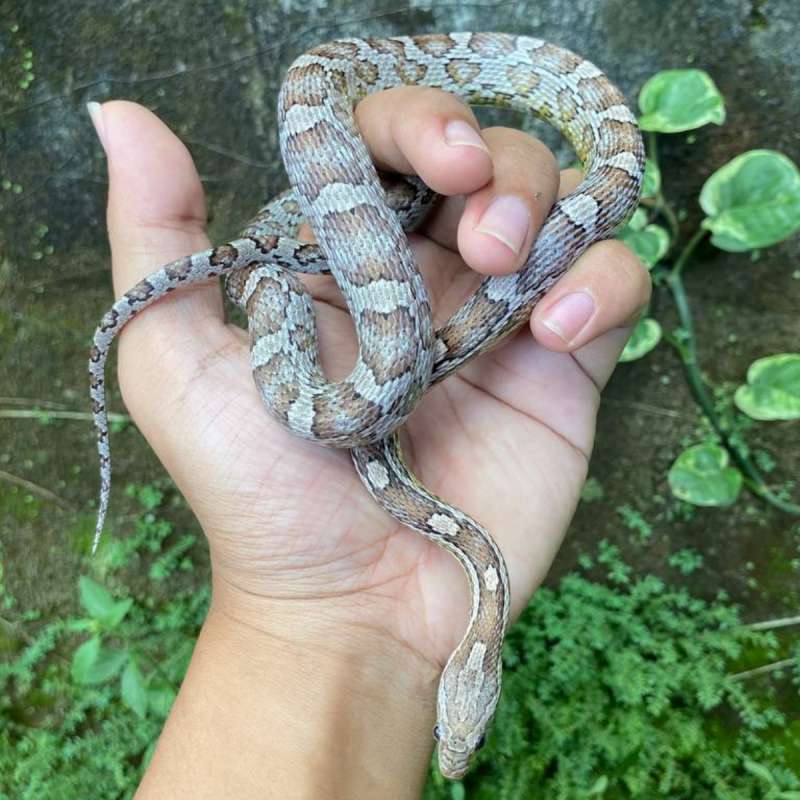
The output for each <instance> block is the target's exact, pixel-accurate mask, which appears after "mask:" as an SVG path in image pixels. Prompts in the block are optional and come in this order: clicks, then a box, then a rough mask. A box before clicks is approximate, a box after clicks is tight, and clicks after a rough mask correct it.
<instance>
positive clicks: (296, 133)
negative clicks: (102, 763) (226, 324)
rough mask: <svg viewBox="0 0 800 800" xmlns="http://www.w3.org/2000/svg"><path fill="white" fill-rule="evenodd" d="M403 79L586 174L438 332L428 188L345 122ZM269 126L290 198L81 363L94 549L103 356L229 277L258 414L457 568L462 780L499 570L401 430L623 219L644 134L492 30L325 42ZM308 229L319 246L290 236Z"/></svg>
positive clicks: (549, 61) (119, 316) (447, 676)
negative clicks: (323, 357) (241, 313)
mask: <svg viewBox="0 0 800 800" xmlns="http://www.w3.org/2000/svg"><path fill="white" fill-rule="evenodd" d="M401 84H421V85H426V86H435V87H439V88H441V89H444V90H446V91H449V92H452V93H454V94H456V95H458V96H460V97H461V98H463V99H464V100H465V101H466V102H468V103H472V104H482V105H494V106H506V107H510V108H513V109H517V110H524V111H531V112H533V113H535V114H537V115H539V116H540V117H542V118H544V119H545V120H547V121H549V122H551V123H552V124H553V125H554V126H555V127H557V128H558V129H559V130H560V131H561V133H562V134H563V135H564V136H565V137H566V139H567V140H568V141H569V142H570V143H571V145H572V146H573V148H574V150H575V152H576V154H577V156H578V158H579V159H580V161H581V162H582V164H583V166H584V170H585V178H584V180H583V182H582V183H581V185H580V186H579V187H578V189H577V190H576V191H574V192H572V193H571V194H570V195H568V196H566V197H564V198H562V199H561V200H559V201H558V202H557V203H556V204H555V205H554V207H553V208H552V210H551V211H550V213H549V215H548V217H547V219H546V221H545V223H544V226H543V228H542V230H541V232H540V233H539V235H538V237H537V239H536V241H535V243H534V245H533V248H532V250H531V253H530V255H529V257H528V259H527V261H526V263H525V265H524V267H523V268H522V269H521V270H520V271H519V272H516V273H514V274H512V275H508V276H505V277H490V278H486V279H484V280H483V282H482V283H481V284H480V286H479V288H478V289H477V290H476V292H475V293H474V295H473V296H472V297H471V298H470V299H469V300H468V301H467V302H466V303H465V305H464V306H463V307H462V308H461V309H460V310H459V311H457V312H456V313H455V314H454V315H453V316H452V317H451V319H450V320H449V321H448V322H447V323H446V324H445V325H444V326H443V327H441V328H440V329H439V330H434V328H433V324H432V317H431V309H430V303H429V300H428V294H427V291H426V289H425V286H424V284H423V281H422V279H421V277H420V275H419V272H418V271H417V269H416V266H415V263H414V258H413V256H412V253H411V249H410V246H409V244H408V240H407V237H406V235H405V230H409V229H411V228H413V226H414V225H415V224H416V222H418V221H419V220H420V219H421V218H422V216H423V215H424V213H425V211H426V209H427V208H428V207H429V206H430V204H431V201H432V193H431V192H429V191H427V190H426V189H425V187H424V186H422V185H421V184H420V182H419V181H417V180H414V179H401V178H396V179H394V180H393V181H388V182H387V181H385V182H384V186H383V187H382V185H381V181H380V179H379V178H378V175H377V173H376V171H375V168H374V167H373V165H372V162H371V159H370V156H369V153H368V151H367V148H366V146H365V145H364V143H363V141H362V140H361V137H360V135H359V132H358V129H357V127H356V124H355V121H354V117H353V107H354V105H355V103H356V102H357V101H358V100H360V99H361V98H363V97H364V96H365V95H367V94H369V93H372V92H375V91H379V90H381V89H386V88H389V87H392V86H397V85H401ZM278 120H279V131H280V144H281V151H282V153H283V157H284V161H285V164H286V169H287V172H288V174H289V179H290V183H291V185H292V189H290V190H289V191H287V192H285V193H283V194H282V195H280V196H279V197H277V198H276V199H275V200H273V201H272V202H271V203H270V204H268V205H267V206H266V207H265V208H264V209H263V210H262V211H261V212H260V213H259V215H258V216H257V217H256V218H255V220H254V221H253V222H252V223H251V224H250V226H248V228H247V229H246V230H245V231H244V232H243V234H242V236H241V238H239V239H237V240H235V241H233V242H230V243H228V244H225V245H222V246H220V247H216V248H214V249H212V250H208V251H206V252H203V253H199V254H195V255H192V256H187V257H186V258H182V259H180V260H178V261H175V262H173V263H172V264H169V265H167V266H165V267H163V268H162V269H160V270H158V271H157V272H155V273H153V274H152V275H151V276H149V277H148V278H146V279H144V280H142V281H141V282H140V283H139V284H137V285H136V286H135V287H134V288H133V289H131V290H130V291H129V292H127V293H126V294H125V295H124V296H123V297H122V298H121V299H120V300H118V301H117V302H116V303H115V304H114V306H113V307H112V308H111V309H110V310H109V311H108V312H107V313H106V315H105V316H104V317H103V320H102V321H101V323H100V326H99V327H98V329H97V331H96V333H95V337H94V346H93V348H92V352H91V359H90V365H89V366H90V372H91V378H92V380H91V396H92V400H93V408H94V416H95V424H96V427H97V431H98V448H99V452H100V462H101V496H100V510H99V514H98V522H97V534H96V536H97V537H99V535H100V532H101V530H102V526H103V521H104V517H105V513H106V509H107V506H108V499H109V487H110V478H111V466H110V456H109V447H108V423H107V418H106V409H105V389H104V369H105V362H106V358H107V355H108V352H109V349H110V346H111V344H112V342H113V340H114V338H115V336H116V335H117V334H118V333H119V331H120V329H121V328H122V327H123V325H125V323H126V322H128V321H129V320H130V319H131V318H132V317H133V316H134V315H136V314H137V313H139V312H140V311H141V310H143V309H144V308H146V307H147V306H148V305H150V304H151V303H152V302H154V301H155V300H157V299H159V298H160V297H163V296H164V295H165V294H166V293H167V292H170V291H172V290H173V289H176V288H179V287H180V286H182V285H185V284H189V283H193V282H196V281H202V280H206V279H208V278H209V277H210V276H214V275H221V274H224V275H226V276H227V280H226V290H227V293H228V296H229V297H230V298H231V299H232V300H233V301H234V302H235V303H237V304H238V305H239V306H240V307H242V308H243V309H244V310H245V311H246V313H247V316H248V322H249V328H250V334H251V361H252V367H253V374H254V377H255V380H256V384H257V386H258V390H259V392H260V394H261V395H262V397H263V399H264V401H265V403H266V405H267V406H268V408H269V409H270V411H271V412H272V413H273V414H274V415H275V416H276V417H277V418H278V419H279V420H280V421H281V422H282V423H283V424H284V425H286V426H287V427H288V428H289V429H290V430H292V431H293V432H294V433H296V434H297V435H299V436H302V437H305V438H307V439H312V440H314V441H317V442H320V443H322V444H327V445H332V446H336V447H346V448H351V451H352V457H353V461H354V463H355V466H356V469H357V470H358V474H359V475H360V476H361V479H362V480H363V482H364V484H365V486H366V487H367V489H368V490H369V491H370V493H371V494H372V495H373V496H374V497H375V499H376V500H377V501H378V503H380V505H381V506H383V507H384V508H385V509H386V510H387V511H388V512H389V513H390V514H392V515H393V516H394V517H395V518H397V519H398V520H400V521H401V522H403V523H404V524H406V525H408V526H409V527H411V528H413V529H414V530H416V531H418V532H419V533H421V534H422V535H424V536H426V537H428V538H429V539H431V540H432V541H434V542H436V543H437V544H439V545H441V546H442V547H445V548H447V549H448V550H449V551H450V552H452V553H453V555H454V556H455V557H456V558H457V559H458V560H459V562H460V563H461V565H462V566H463V568H464V570H465V572H466V573H467V576H468V580H469V583H470V587H471V596H472V604H471V615H470V621H469V626H468V629H467V631H466V634H465V635H464V638H463V640H462V641H461V643H460V644H459V645H458V647H457V648H456V649H455V651H454V652H453V654H452V655H451V657H450V659H449V660H448V662H447V665H446V666H445V668H444V671H443V674H442V678H441V683H440V687H439V695H438V702H437V710H438V723H437V727H436V731H437V738H438V739H439V745H438V755H439V764H440V767H441V770H442V772H443V774H445V775H446V776H448V777H460V776H461V775H463V774H464V773H465V772H466V769H467V765H468V761H469V758H470V756H471V755H472V753H473V752H474V751H475V750H476V749H477V748H478V747H479V746H480V742H481V740H482V738H483V735H484V731H485V729H486V726H487V725H488V723H489V721H490V719H491V717H492V715H493V713H494V710H495V707H496V704H497V700H498V697H499V693H500V672H501V663H500V648H501V645H502V641H503V636H504V634H505V628H506V624H507V619H508V605H509V585H508V574H507V571H506V566H505V563H504V562H503V559H502V556H501V555H500V552H499V551H498V549H497V547H496V545H495V544H494V542H493V541H492V539H491V537H490V536H489V534H488V533H487V532H486V531H485V530H484V529H483V528H481V527H480V526H479V525H478V524H477V523H476V522H475V521H473V520H472V519H470V518H469V517H468V516H467V515H466V514H464V513H462V512H460V511H458V510H457V509H455V508H453V507H452V506H449V505H448V504H447V503H445V502H444V501H442V500H440V499H439V498H437V497H435V496H434V495H432V494H431V493H430V492H428V491H427V490H426V489H425V488H424V487H423V486H422V485H421V484H420V483H419V482H418V481H417V480H416V479H415V478H414V477H413V475H411V474H410V472H409V470H408V468H407V467H406V465H405V463H404V461H403V458H402V454H401V452H400V448H399V444H398V438H397V433H396V431H397V429H398V428H399V427H400V425H402V423H403V422H404V420H405V419H406V418H407V417H408V415H409V414H410V413H411V411H412V410H413V408H414V407H415V405H416V404H417V402H418V401H419V399H420V398H421V397H422V395H423V394H424V392H425V391H426V390H427V389H428V388H429V387H430V386H431V385H432V384H434V383H436V382H437V381H440V380H442V379H443V378H445V377H447V376H448V375H449V374H450V373H451V372H452V371H453V370H454V369H456V368H457V367H458V366H459V365H461V364H463V363H464V362H466V361H467V360H469V359H471V358H473V357H474V356H476V355H478V354H479V353H482V352H484V351H485V350H487V349H489V348H491V347H493V346H495V345H496V344H497V343H498V342H500V341H501V340H502V339H503V338H504V337H506V336H507V335H509V334H511V333H512V332H514V331H516V330H517V329H518V328H519V327H520V326H521V325H522V324H523V323H524V322H525V321H526V320H527V319H528V318H529V317H530V314H531V310H532V309H533V306H534V305H535V304H536V302H537V301H538V300H539V298H541V297H542V295H544V294H545V292H546V291H547V290H548V289H549V288H550V286H552V285H553V283H554V282H555V281H556V280H557V279H558V278H559V277H560V276H561V275H562V274H563V273H564V271H565V270H566V269H567V268H568V267H569V266H570V265H571V264H572V263H573V262H574V261H575V259H576V258H577V257H578V256H579V255H580V254H581V253H582V252H583V251H584V250H585V249H586V248H587V247H588V246H589V245H591V244H592V243H594V242H596V241H598V240H600V239H604V238H608V237H609V236H611V235H612V234H613V232H614V230H615V229H616V228H617V227H618V226H619V225H620V224H621V223H622V222H623V221H624V220H625V219H626V218H627V217H628V216H629V215H630V214H631V213H632V211H633V209H634V208H635V205H636V202H637V199H638V196H639V191H640V185H641V180H642V173H643V163H644V155H643V148H642V142H641V137H640V134H639V130H638V128H637V125H636V120H635V118H634V116H633V114H632V113H631V112H630V110H629V109H628V108H627V106H626V104H625V100H624V98H623V96H622V95H621V94H620V93H619V91H618V90H617V89H616V88H614V86H613V85H612V84H611V83H610V82H609V81H608V79H607V78H606V77H605V76H604V75H603V74H602V73H601V72H600V71H599V70H598V69H597V68H596V67H595V66H594V65H592V64H590V63H589V62H588V61H585V60H584V59H582V58H580V57H579V56H577V55H575V54H573V53H571V52H569V51H567V50H564V49H562V48H560V47H556V46H554V45H552V44H548V43H545V42H543V41H540V40H538V39H532V38H529V37H525V36H511V35H507V34H502V33H453V34H449V35H426V36H416V37H392V38H388V39H343V40H339V41H334V42H330V43H328V44H324V45H321V46H319V47H316V48H314V49H313V50H311V51H310V52H308V53H306V54H305V55H303V56H300V58H298V59H297V60H296V61H295V62H294V64H292V66H291V67H290V69H289V72H288V74H287V77H286V80H285V82H284V84H283V87H282V89H281V93H280V98H279V101H278ZM387 201H388V202H387ZM303 218H305V219H307V220H308V221H309V223H310V224H311V227H312V229H313V230H314V232H315V235H316V238H317V242H318V244H316V245H311V244H305V243H301V242H299V241H297V240H296V239H295V238H293V237H294V236H295V234H296V230H297V226H298V224H299V222H300V220H301V219H303ZM327 271H330V272H331V273H333V276H334V277H335V279H336V281H337V283H338V285H339V287H340V288H341V291H342V293H343V295H344V297H345V300H346V302H347V305H348V308H349V310H350V314H351V315H352V318H353V321H354V324H355V327H356V331H357V334H358V339H359V345H360V347H359V355H358V358H357V361H356V365H355V367H354V369H353V371H352V372H351V374H350V375H349V376H348V377H347V378H345V379H344V380H341V381H337V382H333V383H331V382H328V381H327V380H326V378H325V376H324V374H323V372H322V369H321V366H320V362H319V353H318V347H317V336H316V327H315V321H314V313H313V305H312V302H311V298H310V295H309V293H308V291H307V290H306V288H305V287H304V285H303V283H302V282H301V281H300V279H299V278H298V277H297V276H296V275H295V274H293V273H296V272H301V273H302V272H305V273H309V272H327ZM96 541H97V539H95V543H96Z"/></svg>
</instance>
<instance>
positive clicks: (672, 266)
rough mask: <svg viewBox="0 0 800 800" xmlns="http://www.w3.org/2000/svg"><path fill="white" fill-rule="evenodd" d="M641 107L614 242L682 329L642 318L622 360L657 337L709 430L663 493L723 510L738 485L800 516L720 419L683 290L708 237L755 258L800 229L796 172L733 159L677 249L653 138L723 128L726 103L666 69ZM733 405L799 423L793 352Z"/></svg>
mask: <svg viewBox="0 0 800 800" xmlns="http://www.w3.org/2000/svg"><path fill="white" fill-rule="evenodd" d="M639 108H640V110H641V117H640V120H639V122H640V125H641V127H642V129H643V130H644V131H645V132H646V133H647V136H648V139H647V144H648V146H647V163H646V169H645V176H644V185H643V191H642V200H641V205H640V207H639V208H638V209H637V211H636V213H635V214H634V215H633V217H632V219H631V220H630V221H629V223H628V225H627V226H626V227H625V228H624V229H623V230H622V231H621V233H620V235H619V238H620V239H622V240H623V241H624V242H626V244H628V246H630V247H631V248H632V249H633V250H634V251H635V252H636V253H637V254H638V256H639V257H640V258H641V260H642V261H643V262H644V264H645V265H646V266H647V267H648V268H649V269H650V270H651V272H652V276H653V282H654V285H655V286H656V288H657V289H658V288H662V287H663V288H665V289H667V290H668V292H669V294H670V296H671V297H672V300H673V305H674V308H675V311H676V313H677V316H678V319H679V323H680V324H679V327H678V328H677V330H674V331H670V332H666V333H665V332H664V330H663V326H662V324H661V323H660V322H659V321H658V320H656V319H654V318H652V317H650V316H648V315H647V314H645V315H644V317H643V318H642V319H641V320H640V321H639V323H638V325H637V326H636V328H635V329H634V331H633V334H632V335H631V338H630V341H629V342H628V344H627V346H626V348H625V351H624V352H623V354H622V357H621V359H620V360H621V361H623V362H627V361H635V360H636V359H639V358H642V357H643V356H645V355H646V354H647V353H649V352H650V351H651V350H653V348H655V347H656V346H657V345H658V343H659V342H660V341H661V340H662V338H663V339H665V340H666V341H667V342H668V343H669V344H671V345H672V347H673V348H674V349H675V351H676V353H677V354H678V356H679V357H680V359H681V362H682V364H683V367H684V372H685V375H686V379H687V382H688V384H689V388H690V389H691V392H692V394H693V396H694V398H695V400H696V401H697V403H698V404H699V406H700V409H701V410H702V413H703V415H704V416H705V418H706V420H707V422H708V424H709V428H710V435H709V436H708V437H707V438H706V439H704V440H703V441H701V442H697V443H695V445H694V446H692V447H689V448H688V449H686V450H684V451H683V452H682V453H681V454H680V455H679V456H678V457H677V459H676V460H675V463H674V464H673V466H672V468H671V469H670V471H669V475H668V480H669V485H670V488H671V490H672V492H673V493H674V494H675V496H676V497H678V498H680V499H681V500H683V501H685V502H687V503H691V504H694V505H700V506H726V505H730V504H731V503H733V502H735V501H736V498H737V497H738V496H739V493H740V491H741V488H742V487H743V486H746V487H747V488H748V489H750V490H751V491H752V492H754V493H755V494H756V495H758V496H759V497H761V498H762V499H764V500H765V501H767V502H768V503H770V504H772V505H773V506H776V507H777V508H780V509H781V510H782V511H785V512H788V513H791V514H797V515H800V506H798V505H797V504H795V503H792V502H790V501H789V500H788V499H787V498H786V497H785V496H783V494H782V493H780V492H775V491H773V490H772V489H771V488H770V487H769V486H768V485H767V482H766V480H765V479H764V476H763V472H762V469H761V468H760V467H759V464H758V459H754V458H752V457H751V455H750V454H749V451H748V448H747V446H746V444H745V443H744V440H743V437H742V435H741V425H739V424H738V422H737V421H736V420H732V419H731V414H729V413H726V414H721V413H720V412H719V408H718V405H719V404H718V403H715V401H714V397H715V389H714V387H712V386H710V385H709V383H708V381H707V379H706V377H705V376H704V375H703V373H702V371H701V369H700V364H699V360H698V348H697V339H696V336H695V332H694V323H693V319H692V313H691V308H690V302H689V298H688V296H687V294H686V291H685V288H684V283H683V274H684V271H685V270H686V268H687V267H688V266H689V264H690V263H691V261H692V258H693V257H694V255H695V253H696V250H697V247H698V245H699V244H700V243H701V242H702V241H703V240H705V239H706V238H708V237H709V236H710V241H711V244H712V245H713V246H715V247H717V248H719V249H721V250H725V251H728V252H731V253H743V252H750V253H751V256H752V257H753V258H757V257H758V253H759V251H760V250H761V249H763V248H765V247H769V246H771V245H773V244H776V243H778V242H780V241H783V240H784V239H786V238H788V237H789V236H791V235H792V234H794V233H795V232H796V231H797V230H798V229H800V172H799V171H798V169H797V166H796V165H795V164H794V163H793V162H792V161H791V160H790V159H789V158H787V157H786V156H785V155H783V154H781V153H778V152H775V151H772V150H751V151H749V152H746V153H742V154H741V155H738V156H736V157H735V158H734V159H733V160H731V161H730V162H729V163H727V164H725V165H723V166H722V167H720V168H719V169H718V170H716V172H714V173H713V174H712V175H711V176H710V177H709V178H708V180H707V181H706V182H705V184H704V185H703V188H702V191H701V192H700V198H699V201H700V206H701V208H702V210H703V212H704V213H705V215H706V216H705V218H704V219H703V220H702V221H701V223H700V225H699V227H698V228H697V229H696V230H695V231H694V233H692V234H691V235H690V236H689V237H688V239H687V240H686V242H685V244H684V246H683V248H682V249H680V250H679V249H678V245H679V243H680V242H681V241H682V240H683V238H684V237H683V234H682V230H681V223H680V220H679V219H678V215H677V214H676V212H675V210H674V209H673V207H672V206H671V204H670V203H669V201H668V200H667V198H666V197H665V195H664V193H663V191H662V170H661V166H660V164H659V160H658V148H657V144H658V142H657V134H675V133H681V132H686V131H693V130H695V129H697V128H700V127H702V126H703V125H707V124H709V123H714V124H716V125H721V124H723V123H724V121H725V103H724V99H723V97H722V95H721V94H720V92H719V90H718V89H717V87H716V86H715V84H714V82H713V80H712V79H711V78H710V77H709V75H708V74H707V73H705V72H703V71H702V70H697V69H678V70H666V71H663V72H659V73H657V74H656V75H654V76H653V77H652V78H651V79H650V80H648V81H647V82H646V83H645V84H644V86H643V87H642V89H641V92H640V94H639ZM661 223H663V224H661ZM734 400H735V404H736V407H737V408H738V409H739V412H741V413H742V414H746V415H747V416H748V417H751V418H752V419H755V420H792V419H800V354H798V353H780V354H777V355H769V356H765V357H763V358H759V359H758V360H756V361H755V362H753V364H751V365H750V368H749V370H748V373H747V383H746V384H745V385H742V386H740V387H739V388H738V389H737V391H736V393H735V395H734ZM733 413H736V412H735V411H734V412H733Z"/></svg>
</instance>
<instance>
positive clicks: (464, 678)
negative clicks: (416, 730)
mask: <svg viewBox="0 0 800 800" xmlns="http://www.w3.org/2000/svg"><path fill="white" fill-rule="evenodd" d="M462 644H464V645H467V642H466V641H465V642H464V643H462ZM496 649H497V648H489V650H491V651H495V650H496ZM499 696H500V663H499V658H497V655H496V654H495V653H494V652H491V653H490V652H487V647H486V644H485V643H483V642H481V641H474V642H471V643H469V645H468V646H466V647H461V646H459V648H458V649H456V651H455V652H454V653H453V655H452V656H451V657H450V660H449V661H448V662H447V666H446V667H445V668H444V672H443V673H442V680H441V683H440V684H439V697H438V702H437V706H438V716H439V719H438V722H437V723H436V727H435V728H434V729H433V735H434V737H435V738H436V739H437V740H438V741H439V745H438V749H437V755H438V759H439V769H440V770H441V772H442V775H444V776H445V778H451V779H458V778H461V777H463V776H464V774H465V773H466V771H467V769H468V768H469V762H470V759H471V758H472V756H473V754H474V753H475V752H476V751H477V750H480V748H481V747H483V742H484V738H485V735H486V727H487V725H488V724H489V722H490V720H491V718H492V716H493V714H494V710H495V708H496V706H497V700H498V698H499Z"/></svg>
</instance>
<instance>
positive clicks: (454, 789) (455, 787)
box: [450, 782, 467, 800]
mask: <svg viewBox="0 0 800 800" xmlns="http://www.w3.org/2000/svg"><path fill="white" fill-rule="evenodd" d="M466 796H467V793H466V791H465V790H464V784H463V783H460V782H459V783H453V784H451V785H450V797H451V798H452V800H464V798H465V797H466Z"/></svg>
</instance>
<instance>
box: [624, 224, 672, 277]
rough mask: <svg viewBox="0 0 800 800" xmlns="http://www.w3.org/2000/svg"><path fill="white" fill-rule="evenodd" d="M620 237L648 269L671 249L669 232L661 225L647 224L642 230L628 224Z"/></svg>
mask: <svg viewBox="0 0 800 800" xmlns="http://www.w3.org/2000/svg"><path fill="white" fill-rule="evenodd" d="M619 238H620V239H621V240H622V241H623V242H625V244H626V245H628V247H630V249H631V250H633V252H634V253H636V255H637V256H639V258H640V259H641V261H642V263H643V264H644V265H645V266H646V267H647V268H648V269H652V268H653V267H654V266H655V265H656V264H657V263H658V262H659V261H660V260H661V259H662V258H664V256H665V255H666V254H667V250H669V234H668V233H667V232H666V231H665V230H664V228H662V227H661V226H660V225H646V226H645V227H644V228H642V229H641V230H636V229H634V228H632V227H631V226H630V225H628V226H627V227H625V228H623V229H622V232H621V233H620V235H619Z"/></svg>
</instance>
